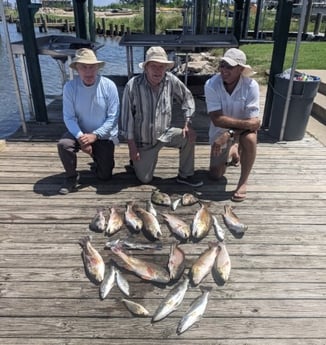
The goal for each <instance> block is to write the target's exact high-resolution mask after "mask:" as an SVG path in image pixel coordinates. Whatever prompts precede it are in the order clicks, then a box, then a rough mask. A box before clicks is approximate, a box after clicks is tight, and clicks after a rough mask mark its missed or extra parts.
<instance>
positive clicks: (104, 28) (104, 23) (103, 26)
mask: <svg viewBox="0 0 326 345" xmlns="http://www.w3.org/2000/svg"><path fill="white" fill-rule="evenodd" d="M102 29H103V35H104V36H106V22H105V18H102Z"/></svg>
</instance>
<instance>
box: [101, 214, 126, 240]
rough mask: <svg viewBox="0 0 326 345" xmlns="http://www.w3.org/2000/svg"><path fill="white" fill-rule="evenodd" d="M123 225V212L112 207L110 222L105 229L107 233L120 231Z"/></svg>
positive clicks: (109, 234) (111, 233) (108, 234)
mask: <svg viewBox="0 0 326 345" xmlns="http://www.w3.org/2000/svg"><path fill="white" fill-rule="evenodd" d="M122 226H123V219H122V217H121V214H120V213H119V212H118V211H117V209H116V208H115V207H111V208H110V215H109V220H108V224H107V226H106V229H105V234H106V235H107V236H111V235H113V234H115V233H116V232H118V231H119V230H120V229H121V228H122Z"/></svg>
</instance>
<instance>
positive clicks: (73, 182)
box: [58, 174, 79, 195]
mask: <svg viewBox="0 0 326 345" xmlns="http://www.w3.org/2000/svg"><path fill="white" fill-rule="evenodd" d="M78 181H79V174H78V175H77V176H73V177H67V178H66V179H65V180H64V182H63V185H62V186H61V188H60V189H59V191H58V193H59V194H62V195H67V194H69V193H71V192H73V191H74V190H75V189H76V187H77V184H78Z"/></svg>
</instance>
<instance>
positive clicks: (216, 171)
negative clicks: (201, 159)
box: [209, 166, 226, 180]
mask: <svg viewBox="0 0 326 345" xmlns="http://www.w3.org/2000/svg"><path fill="white" fill-rule="evenodd" d="M225 170H226V168H225V167H222V168H221V167H216V166H211V167H210V168H209V177H210V178H212V179H214V180H218V179H220V178H221V177H223V176H224V174H225Z"/></svg>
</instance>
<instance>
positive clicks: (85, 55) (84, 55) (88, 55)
mask: <svg viewBox="0 0 326 345" xmlns="http://www.w3.org/2000/svg"><path fill="white" fill-rule="evenodd" d="M77 63H85V64H88V65H95V64H96V65H99V68H102V67H103V66H104V65H105V62H104V61H100V60H97V57H96V55H95V53H94V52H93V50H91V49H88V48H81V49H78V50H76V54H75V57H74V58H73V59H72V62H71V64H70V65H69V67H70V68H72V69H76V64H77Z"/></svg>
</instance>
